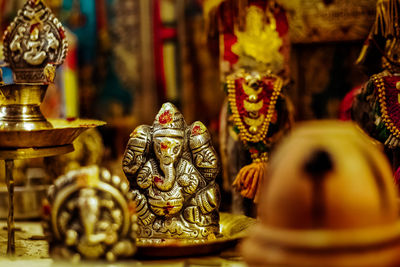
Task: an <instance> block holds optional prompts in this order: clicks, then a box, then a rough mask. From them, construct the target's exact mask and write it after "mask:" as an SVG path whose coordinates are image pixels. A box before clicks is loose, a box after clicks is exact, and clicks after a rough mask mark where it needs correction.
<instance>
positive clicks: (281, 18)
mask: <svg viewBox="0 0 400 267" xmlns="http://www.w3.org/2000/svg"><path fill="white" fill-rule="evenodd" d="M251 5H255V6H258V7H260V8H262V9H266V7H267V1H265V0H253V1H250V4H249V6H251ZM237 16H238V13H237V10H236V9H235V8H234V6H233V4H232V3H230V2H224V3H222V4H221V6H220V8H219V17H220V27H221V29H220V32H221V33H222V34H223V40H224V46H223V47H224V51H223V59H224V60H225V61H227V62H229V63H230V65H231V66H233V65H235V64H236V63H237V62H238V60H239V56H238V55H236V54H235V53H233V51H232V46H233V45H234V44H235V43H236V42H237V38H236V36H235V34H234V29H235V27H234V25H235V20H234V18H236V17H237ZM274 18H275V21H276V29H277V32H278V34H279V37H281V38H284V37H285V36H286V35H287V34H288V32H289V22H288V19H287V16H286V12H285V10H284V9H283V8H280V7H277V8H276V9H275V10H274ZM287 39H288V38H287ZM283 40H284V41H285V39H283ZM284 46H285V44H283V45H282V47H281V50H280V52H281V53H283V51H282V48H283V47H284ZM284 56H287V55H285V54H284Z"/></svg>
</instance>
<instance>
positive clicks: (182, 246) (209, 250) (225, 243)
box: [136, 212, 256, 257]
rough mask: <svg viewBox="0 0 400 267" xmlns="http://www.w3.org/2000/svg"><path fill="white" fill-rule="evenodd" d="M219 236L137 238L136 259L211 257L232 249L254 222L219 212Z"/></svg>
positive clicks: (240, 216) (239, 216)
mask: <svg viewBox="0 0 400 267" xmlns="http://www.w3.org/2000/svg"><path fill="white" fill-rule="evenodd" d="M219 214H220V222H219V224H220V234H219V235H217V236H216V238H215V239H214V240H195V239H183V240H182V239H163V240H161V239H147V238H138V251H137V253H136V257H185V256H198V255H212V254H217V253H219V252H220V251H222V250H224V249H227V248H230V247H233V246H235V245H236V244H237V242H238V241H239V240H240V239H242V238H244V237H246V236H247V233H248V229H249V228H250V227H252V226H253V225H255V224H256V220H255V219H253V218H250V217H246V216H244V215H235V214H230V213H225V212H220V213H219Z"/></svg>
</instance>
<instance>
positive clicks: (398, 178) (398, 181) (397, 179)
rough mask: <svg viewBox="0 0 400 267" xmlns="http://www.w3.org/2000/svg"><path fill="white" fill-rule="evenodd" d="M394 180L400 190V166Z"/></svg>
mask: <svg viewBox="0 0 400 267" xmlns="http://www.w3.org/2000/svg"><path fill="white" fill-rule="evenodd" d="M394 182H395V184H396V186H397V190H398V191H399V192H400V167H399V168H397V170H396V172H395V173H394Z"/></svg>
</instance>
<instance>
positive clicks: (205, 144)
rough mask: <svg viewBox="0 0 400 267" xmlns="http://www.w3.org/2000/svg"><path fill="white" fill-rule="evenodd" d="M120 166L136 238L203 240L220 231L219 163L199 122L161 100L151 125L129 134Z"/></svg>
mask: <svg viewBox="0 0 400 267" xmlns="http://www.w3.org/2000/svg"><path fill="white" fill-rule="evenodd" d="M123 170H124V172H125V174H126V176H127V178H128V180H129V181H130V183H131V190H132V193H133V195H134V199H135V200H136V205H137V206H136V210H137V214H138V224H139V233H138V236H139V237H141V238H147V239H154V240H157V239H169V238H174V239H196V240H201V239H213V238H215V236H216V235H217V234H218V233H219V214H218V208H219V204H220V191H219V187H218V185H217V184H216V183H215V178H216V176H217V174H218V172H219V161H218V158H217V153H216V151H215V149H214V148H213V146H212V144H211V136H210V134H209V132H208V130H207V128H206V127H205V126H204V124H203V123H201V122H198V121H197V122H194V123H193V124H192V125H190V126H187V125H186V122H185V120H184V118H183V115H182V114H181V113H180V112H179V111H178V110H177V108H176V107H175V106H174V105H172V104H171V103H165V104H164V105H163V106H162V108H161V110H160V111H159V113H158V114H157V116H156V118H155V121H154V123H153V125H152V126H149V125H140V126H138V127H137V128H136V129H135V130H134V131H133V133H132V134H131V137H130V139H129V142H128V145H127V147H126V151H125V155H124V159H123Z"/></svg>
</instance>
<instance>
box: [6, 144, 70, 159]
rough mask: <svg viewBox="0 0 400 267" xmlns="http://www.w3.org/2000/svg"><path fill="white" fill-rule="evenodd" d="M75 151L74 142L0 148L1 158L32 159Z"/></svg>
mask: <svg viewBox="0 0 400 267" xmlns="http://www.w3.org/2000/svg"><path fill="white" fill-rule="evenodd" d="M72 151H74V146H73V145H72V144H68V145H63V146H53V147H33V148H32V147H30V148H14V149H7V148H6V149H4V148H0V159H32V158H42V157H51V156H56V155H61V154H66V153H69V152H72Z"/></svg>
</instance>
